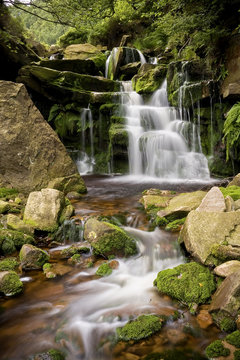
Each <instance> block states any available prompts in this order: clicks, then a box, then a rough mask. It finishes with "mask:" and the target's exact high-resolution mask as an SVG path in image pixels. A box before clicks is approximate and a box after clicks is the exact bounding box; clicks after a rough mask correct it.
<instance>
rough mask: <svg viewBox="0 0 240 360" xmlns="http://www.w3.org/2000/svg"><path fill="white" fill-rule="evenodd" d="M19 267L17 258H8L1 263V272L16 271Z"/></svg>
mask: <svg viewBox="0 0 240 360" xmlns="http://www.w3.org/2000/svg"><path fill="white" fill-rule="evenodd" d="M19 265H20V263H19V261H17V259H16V258H6V259H3V260H1V261H0V271H8V270H15V269H16V267H18V266H19Z"/></svg>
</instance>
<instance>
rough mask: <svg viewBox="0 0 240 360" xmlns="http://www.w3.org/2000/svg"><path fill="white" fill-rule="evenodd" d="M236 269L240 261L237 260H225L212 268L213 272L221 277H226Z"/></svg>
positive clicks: (238, 268)
mask: <svg viewBox="0 0 240 360" xmlns="http://www.w3.org/2000/svg"><path fill="white" fill-rule="evenodd" d="M237 271H240V261H238V260H230V261H227V262H225V263H223V264H221V265H219V266H217V267H215V269H214V273H215V274H216V275H218V276H222V277H227V276H229V275H232V274H233V273H235V272H237Z"/></svg>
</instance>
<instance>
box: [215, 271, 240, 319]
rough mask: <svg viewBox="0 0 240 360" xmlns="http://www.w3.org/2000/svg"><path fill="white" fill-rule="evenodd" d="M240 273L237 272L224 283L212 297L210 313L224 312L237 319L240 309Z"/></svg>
mask: <svg viewBox="0 0 240 360" xmlns="http://www.w3.org/2000/svg"><path fill="white" fill-rule="evenodd" d="M239 294H240V271H237V272H235V273H233V274H231V275H229V276H228V277H226V279H225V280H224V281H223V282H222V284H221V285H220V286H219V287H218V289H217V291H216V292H215V294H214V295H213V297H212V302H211V305H210V308H209V311H210V312H213V313H215V312H219V311H224V312H225V313H227V314H229V315H230V316H232V317H236V316H237V313H238V311H239V309H240V296H239Z"/></svg>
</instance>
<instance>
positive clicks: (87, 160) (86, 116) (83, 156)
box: [76, 106, 94, 174]
mask: <svg viewBox="0 0 240 360" xmlns="http://www.w3.org/2000/svg"><path fill="white" fill-rule="evenodd" d="M80 122H81V148H82V150H81V151H78V155H77V160H76V165H77V168H78V171H79V173H80V174H87V173H90V172H92V171H93V165H94V143H93V117H92V111H91V109H90V108H89V106H88V108H84V109H82V112H81V118H80ZM87 127H89V139H90V155H89V154H88V153H87V151H86V128H87Z"/></svg>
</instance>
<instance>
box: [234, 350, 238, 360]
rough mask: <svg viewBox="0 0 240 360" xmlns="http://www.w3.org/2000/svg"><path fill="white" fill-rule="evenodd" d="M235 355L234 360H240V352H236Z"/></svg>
mask: <svg viewBox="0 0 240 360" xmlns="http://www.w3.org/2000/svg"><path fill="white" fill-rule="evenodd" d="M233 355H234V360H240V350H236V351H234V353H233Z"/></svg>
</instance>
